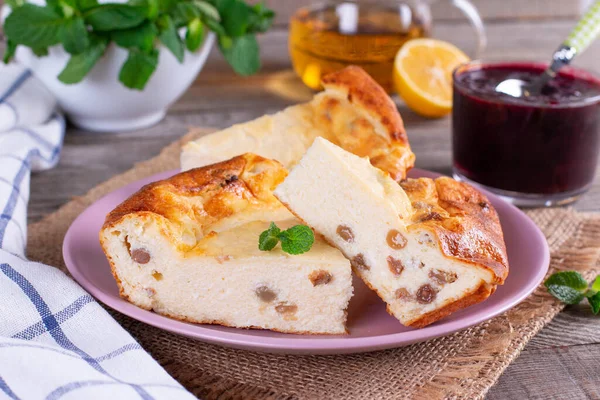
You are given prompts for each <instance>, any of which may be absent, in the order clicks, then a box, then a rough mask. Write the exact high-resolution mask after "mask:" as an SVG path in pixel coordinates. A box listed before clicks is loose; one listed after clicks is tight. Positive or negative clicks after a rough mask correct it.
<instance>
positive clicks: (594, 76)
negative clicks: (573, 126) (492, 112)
mask: <svg viewBox="0 0 600 400" xmlns="http://www.w3.org/2000/svg"><path fill="white" fill-rule="evenodd" d="M502 65H514V66H530V67H531V66H533V67H540V68H544V69H545V68H547V67H548V65H549V63H547V62H543V61H534V60H526V59H525V60H523V59H516V60H510V59H509V60H488V59H476V60H470V61H467V62H464V63H462V64H460V65H459V66H457V67H456V68H455V69H454V70H453V71H452V88H453V89H454V88H455V87H458V88H459V89H466V87H465V86H464V85H461V84H460V83H459V81H457V80H456V77H457V76H458V74H459V71H460V70H461V69H463V68H472V67H477V66H502ZM566 71H573V73H574V74H573V75H574V76H575V77H576V78H577V79H582V80H586V81H588V82H592V83H595V84H597V85H598V87H600V75H599V74H598V73H596V72H594V71H590V70H588V69H586V68H581V67H577V66H573V65H568V66H565V67H563V68H562V69H561V71H560V72H559V73H564V72H566ZM581 73H582V74H583V75H579V74H581ZM469 95H470V96H472V97H475V98H477V99H482V100H485V101H488V102H490V103H496V104H509V105H512V106H523V107H536V108H575V107H582V106H586V105H590V104H594V103H600V94H597V95H594V96H590V97H585V98H583V99H581V100H577V101H573V102H569V103H567V104H532V103H527V102H523V101H519V99H516V98H512V97H510V96H507V97H495V98H489V97H486V96H484V95H480V94H477V93H470V94H469Z"/></svg>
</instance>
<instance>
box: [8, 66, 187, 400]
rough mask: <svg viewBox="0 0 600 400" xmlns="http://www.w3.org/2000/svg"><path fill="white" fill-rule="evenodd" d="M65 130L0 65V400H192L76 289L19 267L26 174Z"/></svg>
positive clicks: (44, 164) (26, 82)
mask: <svg viewBox="0 0 600 400" xmlns="http://www.w3.org/2000/svg"><path fill="white" fill-rule="evenodd" d="M64 133H65V122H64V118H63V116H62V115H61V114H60V113H59V112H57V111H56V102H55V100H54V99H53V98H52V96H51V95H50V94H49V93H48V91H47V90H46V89H45V88H44V87H43V85H42V84H41V83H40V82H39V81H37V80H36V79H35V78H34V77H33V76H32V75H31V72H30V71H29V70H27V69H24V68H22V67H20V66H18V65H9V66H5V65H0V399H4V398H6V399H27V400H28V399H59V398H63V397H64V398H73V399H74V398H77V399H109V398H112V399H130V398H131V399H140V398H141V399H175V400H179V399H193V398H194V396H192V395H191V394H190V393H189V392H187V391H186V390H185V389H184V388H183V387H182V386H181V385H180V384H179V383H177V382H176V381H175V380H174V379H173V378H172V377H171V376H169V374H167V373H166V372H165V370H164V369H163V368H162V367H161V366H160V365H158V363H157V362H156V361H154V360H153V359H152V357H150V355H149V354H148V353H146V352H145V351H144V350H143V349H142V348H141V346H140V345H139V344H138V343H137V342H136V341H135V340H134V339H133V337H131V335H129V333H127V332H126V331H125V330H124V329H123V328H121V327H120V326H119V324H117V322H116V321H115V320H114V319H113V318H112V317H111V316H110V315H109V314H108V313H107V312H106V311H105V310H104V309H103V308H102V307H101V306H100V305H99V304H98V303H96V302H95V301H94V299H93V298H92V297H91V296H90V295H89V294H88V293H87V292H85V291H84V290H83V289H82V288H81V287H79V285H77V284H76V283H75V282H74V281H72V280H71V279H70V278H68V277H67V276H66V275H65V274H63V273H62V272H61V271H59V270H58V269H56V268H53V267H50V266H47V265H43V264H40V263H36V262H31V261H28V260H26V259H25V256H24V254H25V245H26V243H25V242H26V238H27V234H26V229H27V223H26V222H27V219H26V215H27V202H28V199H29V177H30V173H31V171H40V170H44V169H48V168H52V167H53V166H55V165H56V163H57V162H58V159H59V156H60V151H61V146H62V141H63V136H64Z"/></svg>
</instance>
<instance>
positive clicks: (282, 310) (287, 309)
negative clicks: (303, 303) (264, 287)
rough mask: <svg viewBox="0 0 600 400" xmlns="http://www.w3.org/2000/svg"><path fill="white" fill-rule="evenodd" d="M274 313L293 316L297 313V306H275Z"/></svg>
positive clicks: (280, 304)
mask: <svg viewBox="0 0 600 400" xmlns="http://www.w3.org/2000/svg"><path fill="white" fill-rule="evenodd" d="M275 311H277V312H278V313H279V314H294V313H295V312H296V311H298V306H297V305H295V304H286V303H279V304H278V305H276V306H275Z"/></svg>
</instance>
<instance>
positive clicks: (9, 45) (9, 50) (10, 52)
mask: <svg viewBox="0 0 600 400" xmlns="http://www.w3.org/2000/svg"><path fill="white" fill-rule="evenodd" d="M16 51H17V45H16V44H15V43H14V42H13V41H11V40H10V39H9V40H7V41H6V49H4V56H3V57H2V61H3V62H4V64H8V63H9V62H10V60H12V58H13V57H14V56H15V52H16Z"/></svg>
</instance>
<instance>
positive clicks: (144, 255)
mask: <svg viewBox="0 0 600 400" xmlns="http://www.w3.org/2000/svg"><path fill="white" fill-rule="evenodd" d="M129 255H131V259H132V260H133V261H135V262H136V263H138V264H148V263H149V262H150V253H148V252H147V251H146V250H144V249H135V250H131V251H130V252H129Z"/></svg>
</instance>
